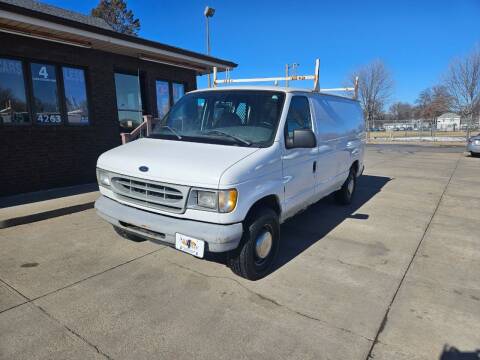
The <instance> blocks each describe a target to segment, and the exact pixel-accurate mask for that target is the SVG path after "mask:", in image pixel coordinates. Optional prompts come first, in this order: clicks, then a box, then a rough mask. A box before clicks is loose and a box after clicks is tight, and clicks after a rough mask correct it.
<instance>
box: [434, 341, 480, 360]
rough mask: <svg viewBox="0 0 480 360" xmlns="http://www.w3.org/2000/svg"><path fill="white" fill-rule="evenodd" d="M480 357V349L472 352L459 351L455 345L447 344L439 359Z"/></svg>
mask: <svg viewBox="0 0 480 360" xmlns="http://www.w3.org/2000/svg"><path fill="white" fill-rule="evenodd" d="M478 359H480V350H475V351H471V352H464V351H459V350H458V349H457V348H455V347H453V346H452V347H449V346H447V345H445V347H444V348H443V352H442V355H440V359H439V360H478Z"/></svg>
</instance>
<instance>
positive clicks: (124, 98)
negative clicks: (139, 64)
mask: <svg viewBox="0 0 480 360" xmlns="http://www.w3.org/2000/svg"><path fill="white" fill-rule="evenodd" d="M115 90H116V95H117V110H118V121H119V122H120V126H121V127H123V128H127V129H132V128H135V127H137V126H138V125H140V124H141V123H142V121H143V119H142V115H143V108H142V96H141V91H140V79H139V77H138V76H137V75H128V74H121V73H115Z"/></svg>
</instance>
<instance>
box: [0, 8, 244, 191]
mask: <svg viewBox="0 0 480 360" xmlns="http://www.w3.org/2000/svg"><path fill="white" fill-rule="evenodd" d="M213 66H217V67H218V68H219V69H220V70H223V69H226V68H233V67H235V66H236V64H234V63H232V62H230V61H225V60H221V59H217V58H213V57H209V56H206V55H202V54H199V53H195V52H192V51H188V50H184V49H179V48H176V47H172V46H168V45H165V44H160V43H158V42H154V41H150V40H146V39H142V38H139V37H135V36H129V35H125V34H121V33H117V32H115V31H113V30H112V29H111V28H110V27H109V26H108V25H107V24H106V23H105V22H104V21H103V20H101V19H98V18H94V17H90V16H85V15H82V14H78V13H75V12H71V11H67V10H63V9H60V8H57V7H53V6H49V5H44V4H41V3H38V2H35V1H32V0H0V154H1V157H0V184H1V186H0V196H2V195H10V194H16V193H22V192H29V191H35V190H41V189H48V188H54V187H60V186H69V185H76V184H81V183H88V182H93V181H95V163H96V159H97V157H98V155H99V154H100V153H102V152H104V151H105V150H108V149H110V148H112V147H115V146H117V145H119V144H120V133H121V132H126V131H131V129H133V128H134V127H135V126H137V125H138V124H139V123H140V122H141V121H142V115H145V114H150V115H153V116H155V117H161V116H162V115H163V114H165V112H166V111H168V109H169V107H170V106H171V105H172V104H173V103H174V102H175V101H176V100H177V99H178V98H179V97H181V96H182V95H183V93H184V92H187V91H190V90H194V89H195V88H196V76H197V75H199V74H206V73H208V72H209V71H211V68H212V67H213Z"/></svg>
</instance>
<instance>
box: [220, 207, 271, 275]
mask: <svg viewBox="0 0 480 360" xmlns="http://www.w3.org/2000/svg"><path fill="white" fill-rule="evenodd" d="M279 245H280V224H279V220H278V215H277V213H276V212H275V211H273V210H272V209H268V208H263V209H260V210H259V211H257V212H255V214H254V216H251V217H250V220H247V221H246V222H245V224H244V232H243V237H242V241H241V243H240V247H239V249H237V250H236V251H235V252H234V253H232V254H230V257H229V259H228V266H229V267H230V269H231V270H232V271H233V272H234V273H235V274H237V275H239V276H241V277H243V278H245V279H248V280H258V279H261V278H263V277H265V276H266V275H267V274H268V273H269V271H270V270H271V268H272V265H273V263H274V261H275V258H276V257H277V253H278V249H279Z"/></svg>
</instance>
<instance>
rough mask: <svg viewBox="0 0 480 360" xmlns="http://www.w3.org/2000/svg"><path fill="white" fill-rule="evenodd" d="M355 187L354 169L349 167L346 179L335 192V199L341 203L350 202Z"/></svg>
mask: <svg viewBox="0 0 480 360" xmlns="http://www.w3.org/2000/svg"><path fill="white" fill-rule="evenodd" d="M356 188H357V177H356V174H355V169H354V168H351V169H350V173H349V174H348V177H347V180H345V182H344V183H343V185H342V187H341V188H340V190H338V191H337V192H335V200H337V202H338V203H339V204H341V205H349V204H351V203H352V199H353V196H354V195H355V189H356Z"/></svg>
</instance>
